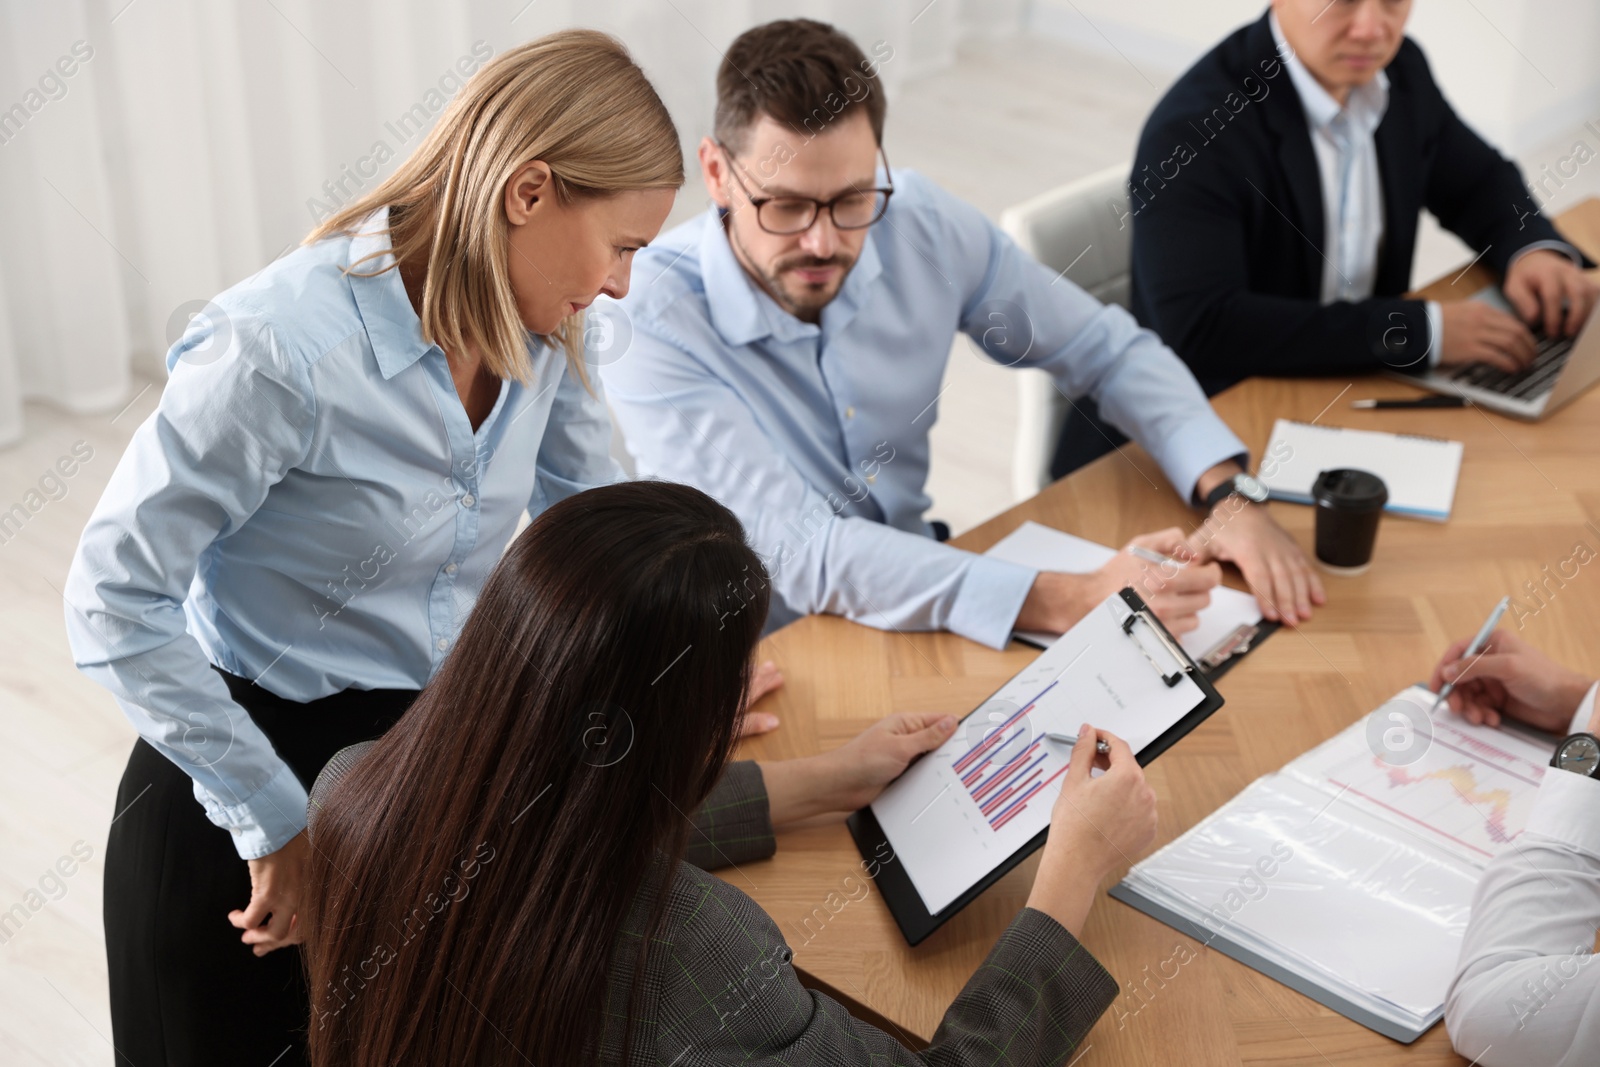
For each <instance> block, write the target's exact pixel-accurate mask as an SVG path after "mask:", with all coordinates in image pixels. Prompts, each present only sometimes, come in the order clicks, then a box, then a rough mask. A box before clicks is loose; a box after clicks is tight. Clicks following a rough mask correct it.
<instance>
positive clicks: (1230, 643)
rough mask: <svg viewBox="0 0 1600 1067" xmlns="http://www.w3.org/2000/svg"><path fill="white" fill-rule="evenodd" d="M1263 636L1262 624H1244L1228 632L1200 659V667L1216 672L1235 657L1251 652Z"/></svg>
mask: <svg viewBox="0 0 1600 1067" xmlns="http://www.w3.org/2000/svg"><path fill="white" fill-rule="evenodd" d="M1260 634H1261V624H1260V623H1251V622H1242V623H1240V624H1239V625H1238V626H1235V627H1234V628H1233V629H1232V630H1230V631H1228V633H1227V635H1226V636H1224V637H1223V639H1222V640H1220V641H1218V642H1217V643H1216V644H1215V645H1213V646H1211V649H1210V650H1209V651H1208V652H1206V654H1205V655H1203V656H1201V657H1200V666H1201V667H1203V668H1204V669H1206V670H1208V671H1212V670H1216V669H1217V668H1218V667H1220V666H1222V664H1224V663H1226V662H1228V660H1230V659H1232V658H1233V657H1234V656H1242V655H1244V654H1245V653H1246V652H1249V651H1250V647H1251V646H1252V645H1253V644H1255V640H1256V638H1257V637H1258V636H1259V635H1260Z"/></svg>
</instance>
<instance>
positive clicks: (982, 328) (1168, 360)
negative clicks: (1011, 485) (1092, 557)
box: [930, 187, 1248, 502]
mask: <svg viewBox="0 0 1600 1067" xmlns="http://www.w3.org/2000/svg"><path fill="white" fill-rule="evenodd" d="M930 195H932V196H936V197H939V198H941V203H940V207H939V211H938V217H939V219H940V220H941V222H943V224H944V225H945V226H946V227H947V228H948V232H947V235H946V241H947V243H948V247H950V248H951V249H952V255H951V256H949V257H947V258H948V259H950V260H952V261H953V262H955V263H957V264H965V265H967V268H968V269H969V271H971V272H972V277H971V278H970V279H969V280H968V289H967V298H966V301H965V303H964V304H963V307H962V311H961V329H962V331H963V332H965V333H966V334H967V335H968V336H969V337H971V338H972V339H973V340H974V341H975V342H977V344H978V347H979V348H980V349H982V350H983V352H984V353H985V354H986V355H988V356H989V358H991V359H993V360H995V361H997V362H999V363H1001V364H1004V365H1007V366H1018V367H1037V368H1038V369H1040V370H1043V371H1046V372H1048V373H1049V374H1050V376H1051V377H1052V378H1054V379H1055V382H1056V388H1057V389H1059V390H1060V391H1061V393H1062V395H1063V396H1065V397H1067V398H1068V399H1069V400H1076V399H1078V398H1079V397H1085V396H1090V397H1093V398H1094V399H1095V400H1096V402H1097V403H1098V404H1099V408H1100V414H1101V415H1102V416H1104V418H1105V419H1106V421H1107V422H1109V423H1111V424H1112V425H1113V426H1115V427H1117V428H1118V429H1119V430H1121V431H1123V432H1124V433H1126V434H1127V435H1128V436H1129V437H1131V438H1133V439H1134V440H1135V441H1137V442H1139V444H1140V445H1142V446H1143V447H1144V449H1145V451H1147V452H1149V453H1150V455H1151V456H1152V457H1154V459H1155V461H1156V462H1157V463H1158V464H1160V466H1161V469H1162V471H1163V472H1164V473H1165V474H1166V476H1167V480H1168V481H1169V482H1171V483H1172V485H1173V487H1174V488H1175V489H1177V491H1178V494H1179V495H1180V496H1181V497H1182V498H1183V499H1184V500H1185V501H1186V502H1187V501H1188V500H1189V499H1190V496H1191V494H1192V493H1193V491H1194V487H1195V484H1196V483H1197V482H1198V481H1199V480H1200V475H1201V474H1203V473H1205V472H1206V471H1207V470H1209V469H1210V468H1211V467H1214V466H1216V465H1217V464H1218V463H1222V462H1224V461H1226V460H1229V459H1248V450H1247V449H1246V448H1245V446H1244V443H1243V442H1242V441H1240V440H1239V438H1238V437H1237V436H1236V435H1235V434H1234V433H1233V431H1232V430H1230V429H1228V427H1227V424H1226V423H1224V422H1223V421H1222V420H1221V419H1220V418H1219V417H1218V416H1217V414H1216V412H1215V411H1213V410H1212V408H1211V404H1210V402H1209V401H1207V400H1206V396H1205V393H1204V391H1203V390H1202V389H1201V388H1200V384H1199V383H1198V382H1197V381H1195V377H1194V374H1193V373H1192V372H1190V370H1189V368H1188V367H1187V366H1185V365H1184V363H1183V361H1182V360H1181V359H1179V358H1178V356H1177V355H1176V354H1175V353H1174V352H1173V351H1172V349H1170V348H1168V347H1167V346H1166V345H1164V344H1163V343H1162V342H1161V339H1160V338H1159V337H1157V336H1156V335H1155V334H1154V333H1153V332H1151V331H1150V330H1146V329H1143V328H1142V327H1140V326H1139V324H1138V323H1137V322H1136V321H1135V320H1134V318H1133V316H1132V315H1130V314H1128V312H1127V311H1125V310H1123V309H1122V308H1120V307H1117V306H1115V305H1113V304H1102V303H1100V301H1098V300H1096V299H1095V298H1094V297H1092V296H1090V295H1089V294H1088V293H1086V292H1084V291H1083V290H1082V289H1080V288H1078V286H1076V285H1074V284H1073V283H1072V282H1071V281H1069V280H1068V279H1067V277H1066V276H1065V273H1062V274H1057V273H1056V272H1054V271H1052V270H1050V269H1049V268H1047V267H1045V266H1043V265H1041V264H1040V263H1039V262H1038V261H1037V260H1035V259H1033V257H1031V256H1029V255H1028V254H1027V253H1025V252H1023V251H1022V249H1021V248H1020V247H1018V246H1017V244H1016V242H1015V241H1013V240H1012V239H1011V238H1010V237H1008V236H1007V235H1006V234H1005V233H1004V232H1003V231H1002V230H1000V229H999V228H998V227H997V226H995V225H994V224H993V223H991V222H990V221H989V220H988V219H986V218H984V216H983V215H982V214H981V213H980V212H979V211H978V210H977V209H976V208H974V207H972V206H971V205H970V204H967V203H965V202H963V201H962V200H960V199H959V198H958V197H954V196H951V195H950V194H949V193H946V192H944V191H943V190H939V189H937V188H936V187H934V188H933V190H932V191H931V192H930Z"/></svg>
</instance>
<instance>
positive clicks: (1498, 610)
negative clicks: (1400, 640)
mask: <svg viewBox="0 0 1600 1067" xmlns="http://www.w3.org/2000/svg"><path fill="white" fill-rule="evenodd" d="M1510 606H1511V598H1510V597H1508V596H1503V597H1501V598H1500V603H1498V604H1496V605H1495V606H1494V610H1493V611H1491V612H1489V617H1488V618H1487V619H1485V620H1484V623H1483V626H1482V627H1481V628H1480V629H1479V630H1478V636H1477V637H1474V638H1473V639H1472V644H1470V645H1468V646H1467V650H1466V651H1465V652H1463V653H1462V654H1461V658H1462V659H1471V658H1472V657H1474V656H1476V655H1477V654H1478V653H1480V652H1482V651H1483V646H1484V645H1486V644H1488V643H1489V635H1490V634H1492V633H1494V628H1495V627H1496V626H1499V625H1500V617H1501V616H1502V615H1504V614H1505V613H1506V608H1508V607H1510ZM1455 687H1456V683H1455V682H1446V683H1445V684H1444V685H1441V686H1440V687H1439V695H1438V696H1436V697H1434V698H1433V706H1432V707H1430V708H1428V714H1429V715H1432V714H1433V713H1434V712H1435V711H1437V710H1439V705H1440V704H1442V703H1444V701H1445V698H1447V697H1448V696H1449V695H1450V693H1451V691H1452V690H1454V689H1455Z"/></svg>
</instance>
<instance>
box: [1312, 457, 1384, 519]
mask: <svg viewBox="0 0 1600 1067" xmlns="http://www.w3.org/2000/svg"><path fill="white" fill-rule="evenodd" d="M1311 497H1312V499H1313V500H1315V501H1316V502H1317V503H1318V504H1322V505H1325V506H1329V507H1339V508H1362V509H1365V508H1381V507H1383V506H1384V505H1385V504H1387V503H1388V502H1389V487H1388V486H1386V485H1384V484H1383V479H1382V478H1380V477H1378V476H1377V475H1376V474H1373V473H1372V472H1371V471H1364V470H1358V469H1356V468H1354V467H1340V468H1338V469H1337V470H1328V471H1322V472H1321V473H1319V474H1318V475H1317V480H1316V482H1315V484H1313V485H1312V486H1311Z"/></svg>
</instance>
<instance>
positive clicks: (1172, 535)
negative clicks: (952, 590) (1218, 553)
mask: <svg viewBox="0 0 1600 1067" xmlns="http://www.w3.org/2000/svg"><path fill="white" fill-rule="evenodd" d="M1129 544H1130V546H1132V545H1138V546H1140V547H1141V548H1146V549H1149V550H1150V551H1152V552H1159V553H1161V554H1162V555H1164V556H1167V557H1169V558H1171V559H1174V560H1177V561H1178V562H1181V563H1184V564H1185V566H1182V567H1174V566H1172V565H1171V564H1161V563H1152V562H1150V561H1149V560H1144V559H1140V558H1139V557H1138V556H1136V555H1134V554H1133V553H1132V552H1130V551H1129V550H1128V549H1123V550H1122V551H1121V552H1118V553H1117V554H1116V555H1115V556H1113V557H1112V558H1111V559H1109V560H1107V561H1106V563H1105V565H1104V566H1102V567H1101V568H1100V569H1099V570H1097V571H1091V572H1089V573H1088V574H1059V573H1056V572H1053V571H1043V572H1041V573H1040V574H1039V577H1038V578H1037V579H1035V580H1034V583H1033V588H1032V589H1031V590H1029V591H1028V598H1027V599H1026V600H1025V601H1023V604H1022V611H1021V612H1019V613H1018V615H1017V621H1016V624H1015V625H1016V628H1017V629H1019V630H1038V631H1044V632H1045V633H1057V634H1059V633H1065V632H1066V631H1068V630H1070V629H1071V628H1072V626H1073V624H1074V623H1076V622H1077V621H1078V620H1079V619H1081V618H1083V617H1084V616H1085V615H1087V614H1088V613H1089V612H1090V611H1092V610H1093V609H1094V607H1095V605H1097V604H1099V603H1100V602H1101V601H1103V600H1105V598H1106V597H1108V596H1110V595H1111V594H1112V593H1115V592H1117V591H1118V590H1120V589H1122V588H1123V587H1125V586H1132V587H1133V590H1134V592H1136V593H1138V594H1139V596H1140V597H1141V598H1142V599H1143V600H1144V602H1145V603H1146V604H1148V605H1150V609H1151V610H1152V611H1154V612H1155V613H1156V617H1157V618H1159V619H1160V620H1161V621H1162V623H1164V624H1165V625H1166V627H1167V629H1168V630H1170V631H1172V632H1173V633H1174V634H1183V633H1188V632H1189V631H1190V630H1193V629H1194V628H1195V627H1197V626H1199V625H1200V620H1199V617H1198V616H1199V612H1200V610H1201V609H1202V608H1204V607H1205V606H1206V605H1207V604H1209V603H1211V590H1212V589H1214V588H1216V586H1217V583H1218V582H1220V581H1222V569H1221V568H1220V567H1218V566H1217V565H1216V564H1204V563H1200V562H1197V561H1194V557H1195V553H1194V552H1193V551H1192V550H1191V549H1190V548H1189V546H1188V545H1187V544H1186V543H1185V541H1184V537H1183V531H1182V530H1179V529H1178V528H1177V527H1172V528H1171V529H1167V530H1161V531H1159V532H1157V533H1150V534H1141V535H1140V536H1138V537H1135V538H1134V539H1133V540H1132V541H1131V542H1129Z"/></svg>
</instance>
